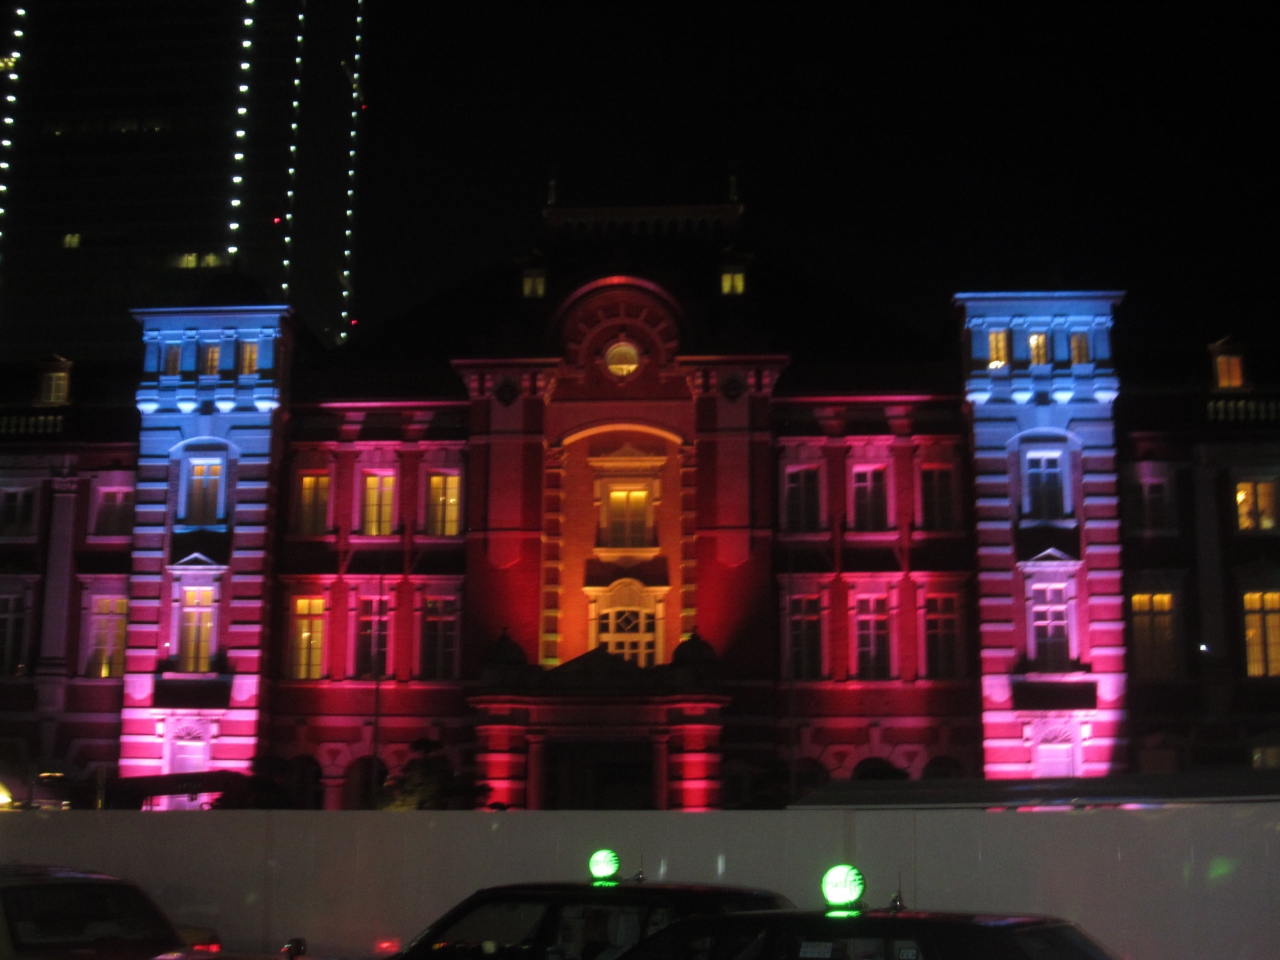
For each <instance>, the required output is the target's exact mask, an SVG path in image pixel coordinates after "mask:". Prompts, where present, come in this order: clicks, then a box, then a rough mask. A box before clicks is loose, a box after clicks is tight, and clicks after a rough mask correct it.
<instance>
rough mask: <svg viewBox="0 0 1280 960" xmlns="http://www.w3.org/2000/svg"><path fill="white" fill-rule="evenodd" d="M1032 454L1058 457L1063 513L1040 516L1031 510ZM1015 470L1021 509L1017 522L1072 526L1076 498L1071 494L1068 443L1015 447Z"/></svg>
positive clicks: (1040, 443)
mask: <svg viewBox="0 0 1280 960" xmlns="http://www.w3.org/2000/svg"><path fill="white" fill-rule="evenodd" d="M1031 457H1057V458H1058V478H1059V484H1060V485H1061V491H1062V516H1061V517H1056V518H1041V517H1035V516H1032V514H1031V474H1030V468H1029V467H1028V464H1027V461H1028V460H1029V459H1030V458H1031ZM1018 473H1019V485H1020V487H1021V491H1020V497H1019V499H1020V501H1021V503H1022V510H1021V511H1020V517H1019V523H1020V525H1022V526H1055V525H1056V526H1075V524H1076V511H1075V498H1074V497H1073V496H1072V491H1073V487H1072V478H1073V473H1072V464H1071V446H1070V445H1069V444H1068V443H1066V442H1065V441H1064V442H1062V443H1053V442H1052V441H1051V442H1048V443H1043V442H1039V443H1029V444H1026V445H1024V446H1021V447H1019V449H1018Z"/></svg>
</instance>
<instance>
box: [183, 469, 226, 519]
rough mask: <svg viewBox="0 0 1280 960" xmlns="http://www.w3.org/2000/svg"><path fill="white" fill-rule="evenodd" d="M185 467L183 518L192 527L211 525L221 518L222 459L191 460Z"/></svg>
mask: <svg viewBox="0 0 1280 960" xmlns="http://www.w3.org/2000/svg"><path fill="white" fill-rule="evenodd" d="M187 469H188V471H189V473H188V477H187V513H186V516H185V517H184V518H183V519H184V520H185V521H186V522H187V523H188V524H189V525H191V526H193V527H207V526H212V525H213V524H215V523H217V522H218V520H219V519H220V518H221V510H220V509H219V502H218V501H219V499H220V496H221V493H222V461H221V460H192V461H190V462H189V463H188V465H187Z"/></svg>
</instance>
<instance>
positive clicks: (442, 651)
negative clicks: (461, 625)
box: [421, 597, 458, 680]
mask: <svg viewBox="0 0 1280 960" xmlns="http://www.w3.org/2000/svg"><path fill="white" fill-rule="evenodd" d="M421 670H422V679H424V680H453V679H454V678H456V677H457V676H458V601H457V600H454V599H452V598H449V597H428V598H427V599H426V601H425V602H424V603H423V605H422V658H421Z"/></svg>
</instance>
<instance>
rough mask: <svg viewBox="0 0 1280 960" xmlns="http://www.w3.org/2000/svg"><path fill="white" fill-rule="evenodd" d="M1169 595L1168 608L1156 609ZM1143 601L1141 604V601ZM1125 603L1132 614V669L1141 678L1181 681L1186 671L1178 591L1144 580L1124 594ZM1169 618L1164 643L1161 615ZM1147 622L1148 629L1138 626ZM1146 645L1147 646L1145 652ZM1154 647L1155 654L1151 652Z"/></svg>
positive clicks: (1130, 630)
mask: <svg viewBox="0 0 1280 960" xmlns="http://www.w3.org/2000/svg"><path fill="white" fill-rule="evenodd" d="M1160 597H1166V598H1168V607H1167V609H1165V610H1158V609H1156V600H1157V598H1160ZM1140 601H1141V603H1140ZM1125 606H1126V607H1127V610H1128V614H1129V624H1128V626H1129V636H1130V638H1131V646H1130V649H1131V651H1132V658H1131V662H1130V667H1129V669H1130V672H1132V673H1133V675H1134V677H1135V678H1136V679H1139V680H1178V679H1181V678H1182V677H1183V676H1184V674H1185V669H1184V665H1183V663H1182V658H1181V651H1180V649H1179V648H1180V632H1179V629H1178V628H1179V623H1178V609H1179V603H1178V591H1177V590H1176V589H1174V588H1172V587H1169V586H1167V585H1164V584H1147V583H1142V584H1140V585H1138V586H1135V587H1134V588H1132V589H1131V590H1130V591H1129V594H1128V595H1127V596H1126V597H1125ZM1162 617H1163V618H1165V619H1167V625H1166V636H1165V637H1164V639H1163V642H1161V639H1160V638H1159V637H1158V635H1157V634H1158V632H1159V631H1158V629H1157V627H1158V625H1159V621H1160V619H1161V618H1162ZM1140 624H1145V625H1146V628H1147V629H1146V630H1145V631H1144V630H1143V629H1140V627H1139V625H1140ZM1144 632H1146V633H1147V634H1148V639H1147V641H1146V642H1145V643H1144V642H1143V641H1142V640H1141V639H1140V636H1141V635H1142V634H1143V633H1144ZM1144 647H1146V648H1147V650H1146V651H1144V649H1143V648H1144ZM1152 650H1155V651H1156V655H1149V654H1150V651H1152Z"/></svg>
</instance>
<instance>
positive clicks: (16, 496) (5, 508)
mask: <svg viewBox="0 0 1280 960" xmlns="http://www.w3.org/2000/svg"><path fill="white" fill-rule="evenodd" d="M35 504H36V492H35V491H34V490H32V489H31V488H30V487H23V488H20V489H17V490H12V489H11V490H0V537H25V536H29V535H30V534H32V533H34V532H35Z"/></svg>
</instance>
